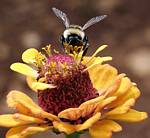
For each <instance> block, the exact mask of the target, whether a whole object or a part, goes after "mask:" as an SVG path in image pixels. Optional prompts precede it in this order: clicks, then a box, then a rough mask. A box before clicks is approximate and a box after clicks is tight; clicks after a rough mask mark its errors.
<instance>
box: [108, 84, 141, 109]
mask: <svg viewBox="0 0 150 138" xmlns="http://www.w3.org/2000/svg"><path fill="white" fill-rule="evenodd" d="M139 96H140V91H139V89H138V88H137V87H136V86H132V87H131V88H130V89H129V90H128V91H127V92H125V93H124V94H123V95H120V96H119V97H118V98H117V99H116V100H115V101H114V102H112V103H111V105H110V106H109V107H110V108H112V107H117V106H119V105H121V104H123V103H124V102H125V101H127V100H129V99H131V98H133V99H135V100H136V99H137V98H138V97H139Z"/></svg>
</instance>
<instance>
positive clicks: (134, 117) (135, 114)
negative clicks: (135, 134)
mask: <svg viewBox="0 0 150 138" xmlns="http://www.w3.org/2000/svg"><path fill="white" fill-rule="evenodd" d="M107 118H108V119H112V120H121V121H125V122H139V121H142V120H144V119H146V118H147V113H145V112H139V111H136V110H133V109H130V110H129V111H128V112H127V113H125V114H118V115H110V116H108V117H107Z"/></svg>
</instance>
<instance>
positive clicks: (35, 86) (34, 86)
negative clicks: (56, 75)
mask: <svg viewBox="0 0 150 138" xmlns="http://www.w3.org/2000/svg"><path fill="white" fill-rule="evenodd" d="M31 87H32V89H34V90H45V89H53V88H56V86H54V85H52V84H46V83H42V82H33V83H32V86H31Z"/></svg>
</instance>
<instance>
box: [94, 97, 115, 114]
mask: <svg viewBox="0 0 150 138" xmlns="http://www.w3.org/2000/svg"><path fill="white" fill-rule="evenodd" d="M116 98H117V97H115V96H114V97H109V98H106V99H105V100H103V101H102V103H101V104H99V105H98V106H97V107H96V109H95V111H94V113H97V112H100V111H101V109H103V108H104V107H105V106H107V105H108V104H110V103H112V102H113V101H115V100H116Z"/></svg>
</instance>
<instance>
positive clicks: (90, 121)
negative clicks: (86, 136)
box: [76, 113, 101, 131]
mask: <svg viewBox="0 0 150 138" xmlns="http://www.w3.org/2000/svg"><path fill="white" fill-rule="evenodd" d="M100 117H101V114H100V113H96V114H95V115H94V116H92V117H91V118H89V119H88V120H86V121H85V122H84V123H83V124H80V125H77V126H76V130H77V131H82V130H86V129H88V128H90V127H91V126H92V125H93V124H94V123H96V122H97V121H98V120H99V119H100Z"/></svg>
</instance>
